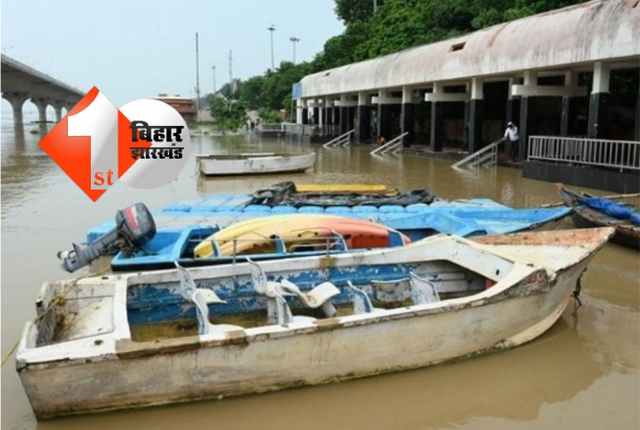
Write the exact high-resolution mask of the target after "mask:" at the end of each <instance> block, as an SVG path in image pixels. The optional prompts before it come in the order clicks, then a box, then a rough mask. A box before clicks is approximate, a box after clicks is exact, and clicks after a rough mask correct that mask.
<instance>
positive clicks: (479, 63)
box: [297, 0, 640, 159]
mask: <svg viewBox="0 0 640 430" xmlns="http://www.w3.org/2000/svg"><path fill="white" fill-rule="evenodd" d="M639 3H640V0H596V1H591V2H588V3H583V4H579V5H575V6H570V7H567V8H563V9H559V10H554V11H550V12H547V13H542V14H539V15H534V16H530V17H526V18H522V19H519V20H515V21H511V22H506V23H503V24H499V25H495V26H493V27H489V28H486V29H482V30H479V31H476V32H474V33H470V34H467V35H464V36H460V37H456V38H454V39H449V40H445V41H441V42H437V43H433V44H430V45H425V46H419V47H416V48H412V49H407V50H404V51H401V52H398V53H395V54H391V55H386V56H383V57H379V58H375V59H371V60H367V61H362V62H358V63H353V64H349V65H346V66H342V67H338V68H334V69H330V70H324V71H322V72H319V73H315V74H312V75H308V76H305V77H304V78H303V79H302V80H301V82H300V85H301V93H300V98H299V100H298V101H297V108H298V109H297V122H298V123H307V122H308V121H309V120H310V118H311V116H313V122H314V124H315V125H319V126H323V125H339V127H338V129H339V131H340V132H343V133H344V132H347V131H349V130H351V129H355V133H356V136H357V139H358V140H360V141H370V140H372V139H374V138H375V137H376V134H377V135H382V136H384V137H385V138H386V140H389V139H390V138H393V137H395V136H398V135H400V134H402V133H404V132H408V134H407V136H405V138H404V139H403V144H404V145H405V146H410V145H412V144H414V143H418V144H424V145H428V146H429V147H430V150H431V151H436V152H437V151H442V149H443V144H444V143H445V141H446V137H447V136H450V135H451V134H452V133H453V134H457V135H458V136H459V138H460V141H461V142H463V146H464V149H467V150H468V151H469V152H474V151H476V150H478V149H480V148H482V147H483V146H484V145H486V144H487V143H488V142H490V141H492V140H495V139H496V138H499V137H501V136H502V133H503V132H504V126H505V125H506V123H507V122H508V121H513V122H515V123H516V124H517V125H518V126H519V129H520V130H519V131H520V141H519V151H518V153H519V155H518V156H519V158H520V159H523V158H524V157H525V156H526V154H527V149H528V148H527V143H528V137H529V136H531V135H533V134H536V133H540V132H544V131H548V132H550V133H552V134H556V135H564V136H569V135H582V136H589V137H592V138H605V139H606V138H612V137H616V138H620V137H623V138H625V139H627V140H639V141H640V89H639V84H638V82H639V81H640V77H639V76H640V72H639V70H640V69H639V68H640V4H639ZM620 71H623V72H624V73H626V75H629V74H630V76H631V79H630V80H629V79H628V80H627V81H629V82H630V84H629V85H627V88H626V91H629V88H631V90H630V91H633V93H634V94H633V95H632V97H633V99H634V102H633V103H632V104H635V106H630V108H629V103H628V102H627V105H626V113H625V114H623V115H622V116H621V117H622V119H621V120H620V121H622V122H621V123H615V124H614V123H612V122H611V118H612V115H611V114H612V112H611V106H612V104H613V102H614V101H617V100H613V99H612V95H611V89H610V77H611V74H612V73H618V72H620ZM626 75H625V76H626ZM625 99H626V100H628V99H629V94H625ZM628 112H632V114H631V115H629V114H628ZM450 118H456V119H457V120H456V121H447V119H450ZM545 127H546V128H547V129H548V130H546V129H545Z"/></svg>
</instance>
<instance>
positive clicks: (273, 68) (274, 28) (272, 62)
mask: <svg viewBox="0 0 640 430" xmlns="http://www.w3.org/2000/svg"><path fill="white" fill-rule="evenodd" d="M267 30H269V31H270V32H271V71H272V72H273V71H274V70H275V66H274V61H273V32H274V31H276V26H275V25H273V24H271V27H267Z"/></svg>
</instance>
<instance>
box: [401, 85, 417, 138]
mask: <svg viewBox="0 0 640 430" xmlns="http://www.w3.org/2000/svg"><path fill="white" fill-rule="evenodd" d="M400 118H401V119H400V134H402V133H405V132H408V133H409V134H408V135H407V136H405V137H403V138H402V146H403V147H405V148H408V147H410V146H411V144H412V143H413V123H414V109H413V89H412V88H411V87H408V86H404V87H402V109H401V111H400Z"/></svg>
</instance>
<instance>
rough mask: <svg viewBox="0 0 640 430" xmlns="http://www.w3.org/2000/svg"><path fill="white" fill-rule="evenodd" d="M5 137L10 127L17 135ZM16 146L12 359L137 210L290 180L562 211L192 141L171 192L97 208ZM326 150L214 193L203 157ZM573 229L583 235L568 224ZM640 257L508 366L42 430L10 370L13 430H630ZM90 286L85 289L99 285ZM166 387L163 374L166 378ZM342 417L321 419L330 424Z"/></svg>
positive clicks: (404, 167)
mask: <svg viewBox="0 0 640 430" xmlns="http://www.w3.org/2000/svg"><path fill="white" fill-rule="evenodd" d="M3 125H4V124H3ZM5 131H6V129H5V128H4V127H3V134H2V249H3V251H4V253H3V254H4V255H3V259H2V285H3V297H2V298H3V300H2V334H3V336H2V352H3V356H4V354H6V353H7V352H8V351H9V350H10V349H11V347H12V346H13V344H14V342H15V341H16V340H17V339H18V337H19V335H20V332H21V330H22V326H23V324H24V322H25V321H26V320H27V319H29V318H33V316H34V315H35V311H34V300H35V297H36V294H37V291H38V289H39V288H40V285H41V283H42V282H43V281H44V280H46V279H61V278H68V277H70V275H69V274H67V273H66V272H64V271H62V269H60V268H59V261H58V260H57V258H56V256H55V255H56V252H57V251H59V250H62V249H67V248H68V247H69V245H70V244H71V242H72V241H80V240H82V239H83V238H84V235H85V232H86V230H87V229H88V228H89V227H91V226H94V225H96V224H98V223H100V222H102V221H104V220H107V219H110V218H112V217H113V216H114V215H115V212H116V210H118V209H121V208H123V207H125V206H127V205H130V204H132V203H135V202H137V201H143V202H144V203H145V204H147V205H148V206H149V207H150V208H152V209H158V208H160V207H162V206H164V205H167V204H170V203H174V202H177V201H182V200H187V199H190V198H195V197H198V196H202V195H207V194H212V193H216V192H226V193H229V192H233V193H239V192H251V191H253V190H256V189H258V188H262V187H266V186H268V185H271V184H273V183H276V182H281V181H284V180H294V181H296V182H298V183H314V184H330V183H376V184H377V183H383V184H387V185H388V186H391V187H396V188H399V189H401V190H409V189H416V188H426V189H428V190H430V191H431V192H433V193H434V194H436V195H437V196H440V197H442V198H447V199H453V198H472V197H487V198H491V199H494V200H496V201H498V202H500V203H503V204H506V205H510V206H514V207H534V206H539V205H541V204H544V203H549V202H554V201H557V200H559V198H558V195H557V193H556V190H555V188H554V187H553V184H550V183H547V182H539V181H533V180H527V179H523V178H521V175H520V171H519V170H517V169H510V168H497V169H478V170H475V171H471V170H470V171H455V170H453V169H451V168H450V165H451V162H450V161H445V160H436V159H429V158H423V157H418V156H408V155H405V156H402V157H372V156H371V155H370V154H369V152H368V151H369V150H370V149H371V148H366V147H358V146H354V147H352V148H349V149H335V150H325V149H322V147H321V146H320V145H308V144H306V145H305V144H302V145H301V144H298V143H296V142H290V141H288V140H268V141H259V140H257V139H256V138H255V137H252V138H251V139H245V138H244V137H238V138H224V139H222V138H210V137H206V136H204V137H201V138H200V137H199V138H194V139H193V140H192V153H191V159H190V160H189V162H188V163H187V166H186V167H185V169H184V170H183V171H182V173H181V175H180V176H179V177H178V179H177V180H175V181H173V182H172V183H170V184H169V185H167V186H165V187H162V188H160V189H153V190H148V191H143V190H136V191H132V189H131V188H128V187H126V186H123V185H122V184H116V185H115V186H113V187H112V189H110V190H109V191H108V192H107V193H105V195H104V196H103V197H102V198H100V200H98V201H97V202H96V203H93V202H91V201H90V200H89V199H88V198H87V197H86V196H85V195H84V193H83V192H82V191H81V190H80V189H79V188H78V187H76V185H75V184H73V182H71V180H70V179H68V177H67V176H66V175H65V174H64V173H63V172H62V171H61V170H60V169H59V168H58V167H57V166H56V165H55V163H54V162H53V161H52V160H51V159H50V158H49V157H48V156H47V155H46V154H44V153H43V152H42V151H41V150H40V149H39V148H38V146H37V143H38V135H31V134H27V136H26V141H24V142H16V141H15V139H13V135H12V133H11V132H10V130H9V131H7V132H6V133H5ZM306 150H314V151H316V153H317V163H316V167H315V169H314V170H310V171H308V172H306V173H303V174H293V175H271V176H259V177H246V178H218V179H204V178H202V177H199V176H198V175H197V172H196V163H195V155H196V154H205V153H209V152H218V153H223V152H267V151H279V152H285V151H286V152H303V151H306ZM564 225H565V226H566V227H571V224H570V221H569V220H566V222H565V224H564ZM639 269H640V267H639V256H638V253H637V252H635V251H632V250H630V249H626V248H622V247H619V246H617V245H613V244H608V245H606V247H605V249H603V250H602V251H601V252H600V253H599V254H598V255H597V256H596V257H595V259H594V260H593V262H592V263H591V265H590V266H589V269H588V271H587V273H586V274H585V276H584V278H583V283H582V301H583V306H582V307H581V308H580V309H579V310H578V311H577V312H574V309H575V307H574V305H573V304H571V305H570V306H569V308H568V309H567V311H566V312H565V314H564V316H563V318H562V319H561V320H560V321H559V322H558V323H557V324H555V325H554V326H553V327H552V329H551V330H550V331H548V332H547V333H546V334H544V335H543V336H542V337H540V338H538V339H537V340H535V341H533V342H531V343H529V344H526V345H524V346H521V347H519V348H516V349H514V350H511V351H506V352H502V353H498V354H493V355H488V356H484V357H479V358H474V359H470V360H465V361H460V362H457V363H453V364H446V365H440V366H434V367H431V368H424V369H419V370H414V371H407V372H401V373H396V374H389V375H383V376H378V377H372V378H366V379H362V380H356V381H351V382H345V383H340V384H331V385H326V386H319V387H304V388H298V389H294V390H287V391H282V392H277V393H271V394H263V395H251V396H244V397H239V398H233V399H225V400H223V401H203V402H197V403H191V404H184V405H175V406H169V407H158V408H150V409H142V410H136V411H126V412H118V413H109V414H100V415H88V416H80V417H72V418H65V419H59V420H54V421H47V422H41V423H38V422H36V421H35V418H34V416H33V414H32V412H31V409H30V406H29V402H28V400H27V398H26V395H25V394H24V391H23V389H22V386H21V384H20V381H19V378H18V376H17V374H16V373H15V369H14V366H13V364H14V363H13V360H12V359H9V360H8V361H7V363H6V364H5V365H4V367H3V369H2V378H3V384H2V395H3V397H4V402H3V405H2V427H3V428H16V429H17V428H36V427H37V428H45V429H50V428H51V429H54V428H61V429H62V428H65V429H68V428H72V429H73V428H87V427H91V428H97V429H101V428H114V427H122V428H129V427H134V426H135V427H139V428H175V427H178V426H180V425H184V423H185V422H187V421H188V422H189V423H191V424H192V425H194V424H195V425H196V426H197V427H204V426H210V425H212V423H215V424H216V426H218V427H220V428H257V427H260V428H282V427H289V426H291V424H290V423H294V422H295V423H298V425H299V424H300V423H304V426H305V427H310V428H326V427H327V425H331V426H332V427H336V428H349V429H353V428H369V429H370V428H451V427H456V428H469V429H478V428H490V429H496V428H498V429H501V428H504V429H514V428H545V429H548V428H558V429H560V428H562V429H566V428H583V429H588V428H593V429H600V428H616V429H627V428H628V429H636V428H638V427H639V426H640V418H639V417H638V413H637V405H638V402H640V390H639V385H638V376H639V375H638V369H639V363H638V361H639V357H640V344H639V343H640V332H639V327H640V318H639V317H638V316H639V310H640V303H639V300H640V299H639V297H640V294H639V293H640V280H639V276H640V274H639ZM87 273H88V272H80V273H79V274H76V275H75V276H82V275H86V274H87ZM158 377H159V378H162V377H163V375H162V369H158ZM319 410H321V411H327V412H329V411H330V413H326V414H323V415H322V416H319V415H318V411H319Z"/></svg>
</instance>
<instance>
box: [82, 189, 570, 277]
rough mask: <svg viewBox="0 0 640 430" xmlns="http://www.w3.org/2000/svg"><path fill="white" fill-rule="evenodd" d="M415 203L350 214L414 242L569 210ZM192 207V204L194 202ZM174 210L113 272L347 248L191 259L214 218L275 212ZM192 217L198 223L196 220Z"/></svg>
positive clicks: (509, 227) (498, 229)
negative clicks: (402, 235)
mask: <svg viewBox="0 0 640 430" xmlns="http://www.w3.org/2000/svg"><path fill="white" fill-rule="evenodd" d="M479 200H480V199H479ZM415 206H416V207H412V208H411V207H408V208H401V209H402V210H399V209H398V210H397V211H390V210H389V207H386V210H383V209H384V208H385V207H381V208H379V209H378V208H376V209H378V210H376V211H374V210H364V211H360V212H352V213H350V214H349V215H348V216H350V217H353V218H359V219H367V220H370V221H374V222H378V223H380V224H383V225H385V226H387V227H389V228H392V229H395V230H398V231H399V232H400V233H403V234H405V235H407V236H408V237H409V238H410V239H411V240H412V241H416V240H419V239H423V238H425V237H428V236H431V235H434V234H437V233H448V234H453V235H457V236H463V237H474V236H483V235H498V234H507V233H515V232H520V231H528V230H533V229H537V228H540V227H548V226H549V224H550V223H553V222H556V221H558V220H560V219H562V218H564V217H565V216H567V215H568V214H569V213H570V212H571V209H570V208H539V209H512V208H509V207H506V206H501V205H497V204H495V202H491V201H488V202H485V201H482V202H478V201H476V202H474V201H471V202H461V201H458V202H455V201H453V202H447V203H446V204H445V203H442V204H439V205H434V204H432V205H415ZM185 207H186V205H185ZM190 207H191V208H193V207H194V206H190ZM195 207H197V205H196V206H195ZM318 209H322V208H318ZM360 209H362V208H360ZM177 213H178V214H180V215H174V216H173V217H169V216H167V211H166V210H165V211H161V212H160V214H158V215H156V216H154V218H155V220H156V224H158V225H159V228H158V231H157V233H156V235H155V236H154V238H153V239H152V240H151V241H150V242H148V243H147V244H146V245H145V246H144V248H140V249H138V250H136V251H135V252H131V251H128V252H125V251H121V252H119V253H118V254H117V255H116V256H115V257H114V258H113V260H112V261H111V268H112V269H113V270H114V271H133V270H155V269H164V268H171V267H173V265H174V262H176V261H177V262H179V263H180V264H181V265H183V266H185V267H192V266H204V265H211V264H221V263H228V262H236V261H245V260H246V259H247V258H251V259H253V260H265V259H275V258H287V257H292V256H296V257H300V256H310V255H320V254H326V253H328V252H331V253H339V252H344V251H347V249H346V248H345V247H343V246H340V245H339V244H340V243H342V242H343V241H342V240H341V239H340V238H339V237H336V238H333V239H332V241H331V246H327V247H326V248H325V249H313V250H308V249H307V250H302V251H290V250H287V249H286V248H285V247H284V246H276V251H275V252H270V253H263V254H247V255H235V256H220V255H217V256H212V257H207V258H195V257H194V248H195V247H196V246H197V245H198V244H199V243H200V242H202V241H203V240H205V239H206V238H207V237H209V236H211V235H212V234H214V233H215V232H217V231H219V230H220V229H221V228H222V226H221V225H220V224H217V223H216V221H218V222H219V221H220V220H225V221H226V220H227V219H230V218H231V219H234V220H238V221H239V220H244V219H248V218H256V217H257V216H268V215H278V214H279V213H273V211H259V210H255V212H251V213H247V212H236V213H233V212H232V213H229V212H210V213H209V215H208V216H205V217H202V216H201V215H198V217H193V216H191V215H188V214H193V213H194V212H192V211H184V212H183V211H177ZM198 213H199V212H198ZM298 213H300V212H298ZM307 213H308V212H307ZM323 213H327V212H323ZM329 213H331V212H329ZM333 213H335V212H333ZM340 215H343V216H344V215H346V213H345V212H342V213H340ZM196 220H197V222H195V221H196ZM179 221H182V222H185V223H189V222H192V224H185V225H184V226H183V225H180V223H179ZM207 221H209V222H211V224H209V225H206V224H205V223H206V222H207ZM167 225H168V226H167ZM163 226H164V227H163ZM99 227H100V228H94V229H92V230H91V231H90V233H89V238H88V243H91V241H92V240H91V238H92V237H98V236H100V235H101V234H104V232H106V231H107V229H110V228H112V227H113V224H110V223H105V224H103V225H101V226H99ZM401 245H403V243H402V241H401V240H396V241H395V242H393V243H392V244H391V246H401Z"/></svg>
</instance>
